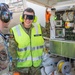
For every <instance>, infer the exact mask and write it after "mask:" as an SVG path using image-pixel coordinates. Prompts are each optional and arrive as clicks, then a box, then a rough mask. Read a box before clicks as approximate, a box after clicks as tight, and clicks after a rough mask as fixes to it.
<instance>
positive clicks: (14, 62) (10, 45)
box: [9, 37, 17, 71]
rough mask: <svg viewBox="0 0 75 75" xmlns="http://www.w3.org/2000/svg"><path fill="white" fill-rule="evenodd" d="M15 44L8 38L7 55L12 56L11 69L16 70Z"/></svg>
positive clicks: (13, 40) (12, 39)
mask: <svg viewBox="0 0 75 75" xmlns="http://www.w3.org/2000/svg"><path fill="white" fill-rule="evenodd" d="M16 51H17V43H16V42H15V39H14V37H12V38H9V53H10V56H12V59H13V60H12V69H13V71H14V70H15V69H16V58H17V52H16Z"/></svg>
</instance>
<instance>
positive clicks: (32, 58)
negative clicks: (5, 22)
mask: <svg viewBox="0 0 75 75" xmlns="http://www.w3.org/2000/svg"><path fill="white" fill-rule="evenodd" d="M21 19H22V20H21V21H22V23H21V24H18V25H16V26H14V27H12V28H11V33H12V34H13V35H14V42H15V43H16V45H15V46H16V50H15V49H14V50H15V51H16V53H17V64H16V67H17V70H16V71H18V72H19V73H20V75H25V74H26V75H41V74H40V65H41V63H42V60H43V59H42V55H43V53H44V52H43V51H44V39H43V37H42V31H41V26H40V24H39V23H38V22H36V20H35V19H37V18H36V17H35V12H34V10H33V9H32V8H26V9H25V10H24V11H23V14H22V17H21Z"/></svg>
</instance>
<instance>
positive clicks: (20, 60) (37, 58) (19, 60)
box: [17, 56, 42, 62]
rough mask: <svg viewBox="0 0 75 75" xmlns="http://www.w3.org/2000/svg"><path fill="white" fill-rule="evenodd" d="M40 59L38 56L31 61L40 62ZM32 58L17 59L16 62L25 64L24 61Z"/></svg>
mask: <svg viewBox="0 0 75 75" xmlns="http://www.w3.org/2000/svg"><path fill="white" fill-rule="evenodd" d="M41 58H42V56H39V57H35V58H33V61H37V60H40V59H41ZM31 59H32V58H31V57H27V58H25V59H19V58H18V59H17V60H18V62H25V61H27V60H31Z"/></svg>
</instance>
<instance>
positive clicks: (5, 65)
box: [0, 33, 9, 75]
mask: <svg viewBox="0 0 75 75" xmlns="http://www.w3.org/2000/svg"><path fill="white" fill-rule="evenodd" d="M8 72H9V58H8V50H7V43H6V41H5V39H4V37H3V36H2V35H1V33H0V75H4V74H6V75H8Z"/></svg>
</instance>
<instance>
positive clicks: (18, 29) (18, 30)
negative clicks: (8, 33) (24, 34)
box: [16, 26, 21, 36]
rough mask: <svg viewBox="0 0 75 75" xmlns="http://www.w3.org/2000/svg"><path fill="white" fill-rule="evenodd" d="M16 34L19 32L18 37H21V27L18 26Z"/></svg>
mask: <svg viewBox="0 0 75 75" xmlns="http://www.w3.org/2000/svg"><path fill="white" fill-rule="evenodd" d="M16 32H17V34H18V36H21V32H20V28H19V26H16Z"/></svg>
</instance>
